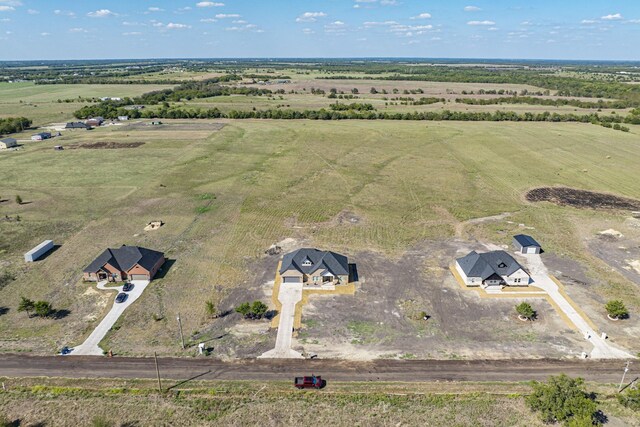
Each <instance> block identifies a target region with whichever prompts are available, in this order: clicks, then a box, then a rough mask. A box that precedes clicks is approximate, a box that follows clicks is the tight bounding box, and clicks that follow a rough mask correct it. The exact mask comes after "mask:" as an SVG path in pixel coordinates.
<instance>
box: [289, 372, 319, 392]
mask: <svg viewBox="0 0 640 427" xmlns="http://www.w3.org/2000/svg"><path fill="white" fill-rule="evenodd" d="M293 385H294V386H296V388H300V389H302V388H317V389H320V388H322V387H323V386H324V381H323V380H322V377H316V376H315V375H311V376H310V377H296V378H295V380H294V382H293Z"/></svg>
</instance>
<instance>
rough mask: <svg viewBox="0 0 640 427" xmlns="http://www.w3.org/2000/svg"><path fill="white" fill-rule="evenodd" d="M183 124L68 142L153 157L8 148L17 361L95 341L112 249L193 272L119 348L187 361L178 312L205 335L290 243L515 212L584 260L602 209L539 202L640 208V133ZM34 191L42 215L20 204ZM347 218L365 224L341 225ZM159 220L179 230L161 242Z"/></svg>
mask: <svg viewBox="0 0 640 427" xmlns="http://www.w3.org/2000/svg"><path fill="white" fill-rule="evenodd" d="M166 122H167V123H168V124H167V125H163V126H159V127H157V128H151V127H149V126H146V127H145V126H138V127H136V126H119V127H116V126H113V127H109V128H103V129H97V130H94V131H91V132H84V131H82V132H78V133H67V134H66V135H65V136H63V138H62V139H61V140H58V141H57V142H56V144H59V143H62V144H63V145H65V146H69V145H74V144H82V143H89V142H98V141H115V142H145V144H144V145H142V146H140V147H137V148H128V149H122V148H121V149H73V150H72V149H67V150H64V151H62V152H54V151H53V150H52V149H51V146H52V145H53V143H49V142H45V143H29V144H27V145H26V147H25V149H24V150H22V151H19V152H13V153H0V196H1V198H2V199H4V200H5V201H4V202H2V203H0V269H7V270H10V271H12V272H15V273H16V274H17V276H18V279H17V280H16V281H15V282H12V283H11V284H10V285H9V286H7V287H6V288H4V289H3V290H0V306H4V307H6V308H8V309H9V311H8V312H7V313H6V314H4V315H0V350H4V351H10V350H17V349H21V350H31V351H35V352H50V351H53V350H55V349H57V348H59V347H60V346H62V345H67V344H78V343H79V342H81V341H82V339H83V337H84V336H85V335H86V334H88V333H89V332H90V331H91V330H92V329H93V327H95V325H96V324H97V322H98V321H99V320H100V318H101V317H102V316H103V315H104V313H105V312H106V310H107V309H108V307H109V305H110V304H111V300H112V298H111V296H110V297H106V296H104V295H103V294H98V293H97V292H95V291H92V290H91V287H90V286H89V285H87V284H83V283H81V281H80V278H81V272H82V269H83V268H84V267H85V266H86V265H87V264H88V263H89V262H90V261H91V260H92V259H93V258H94V257H95V256H97V255H98V254H99V253H100V252H101V251H102V250H104V249H105V248H106V247H109V246H111V247H116V246H119V245H122V244H128V245H132V244H138V245H142V246H146V247H150V248H153V249H157V250H162V251H165V252H166V253H167V256H168V258H170V259H171V260H174V261H175V262H172V265H171V268H170V269H169V270H168V272H167V273H166V275H165V276H164V277H163V278H161V279H159V280H157V281H154V283H153V284H152V285H151V287H150V288H149V289H148V290H147V291H146V292H145V295H143V296H142V298H141V299H140V300H139V301H138V302H136V304H134V305H133V306H132V307H131V308H130V309H129V310H128V311H127V312H126V313H125V315H124V316H123V318H122V319H121V322H119V324H118V329H117V330H116V331H114V332H113V333H112V334H111V335H110V337H109V339H108V344H109V346H113V348H114V349H116V350H117V351H121V352H128V353H135V354H148V353H149V352H150V351H153V350H157V351H159V352H161V353H164V354H170V353H175V352H177V350H178V349H177V348H176V343H177V341H176V339H177V335H176V332H177V330H176V325H175V316H176V314H177V313H178V312H179V313H181V315H182V319H183V326H184V330H185V334H186V335H187V336H189V335H190V334H191V333H193V332H195V331H198V330H201V329H202V328H204V327H205V326H206V325H207V324H208V323H209V322H210V320H208V319H207V318H206V315H205V305H204V301H206V300H212V301H214V302H216V303H221V302H222V303H224V302H225V301H226V298H228V297H229V295H230V293H231V292H233V290H234V289H238V288H243V287H250V286H253V287H255V286H256V284H257V283H258V282H259V280H260V277H261V275H262V273H263V272H262V271H258V270H256V268H255V267H256V265H258V264H259V263H258V260H259V259H260V258H261V257H262V256H263V253H264V251H265V249H267V248H268V247H269V245H271V244H273V243H275V242H278V241H281V240H283V239H285V238H288V237H292V238H296V239H299V240H301V241H306V242H308V244H312V245H315V246H318V247H322V248H328V249H332V250H336V251H339V252H344V253H347V254H354V253H357V252H358V251H366V250H371V251H378V252H381V253H384V254H386V255H387V256H389V257H398V256H400V255H401V254H402V252H403V251H405V250H408V249H410V248H411V247H412V246H413V245H415V244H416V243H417V242H419V241H421V240H423V239H450V238H454V237H455V236H456V227H457V225H459V223H460V222H462V221H466V220H468V219H472V218H478V217H484V216H489V215H495V214H499V213H502V212H512V213H513V221H514V222H515V223H516V224H517V223H518V222H526V224H527V225H528V226H532V227H535V228H536V237H537V238H538V239H539V240H541V241H544V242H545V246H546V248H547V250H550V251H553V252H558V253H560V252H562V253H569V254H579V253H580V251H581V248H582V247H581V243H580V239H579V237H578V236H579V233H578V231H577V230H576V226H575V221H576V219H580V218H584V219H585V220H587V219H589V218H590V217H591V216H592V215H594V214H593V213H590V212H586V211H577V210H575V209H569V208H560V207H556V206H553V205H550V204H547V203H544V204H535V205H533V204H529V203H527V202H525V200H524V193H525V192H526V190H527V189H529V188H533V187H536V186H540V185H566V186H572V187H578V188H583V189H589V190H597V191H606V192H612V193H616V194H619V195H622V196H628V197H635V198H640V185H638V181H637V177H638V173H639V172H640V150H638V146H639V145H640V137H638V135H637V133H635V132H637V130H636V129H633V130H632V132H631V133H623V132H617V131H613V130H610V129H605V128H602V127H599V126H593V125H590V124H549V123H470V122H438V123H432V122H428V123H425V122H394V121H340V122H320V121H230V122H226V126H225V127H224V128H223V129H222V130H220V131H215V130H214V128H213V127H211V128H208V126H207V125H206V123H207V122H206V121H194V122H188V121H175V122H172V121H166ZM211 123H213V122H211ZM16 194H20V195H21V197H22V199H23V200H24V201H26V202H28V204H23V205H17V204H16V203H15V202H14V199H15V195H16ZM214 196H215V197H214ZM342 212H349V213H352V214H355V215H356V216H357V217H359V218H360V220H359V221H358V222H357V223H355V224H353V223H350V222H348V221H347V222H341V221H338V220H337V218H338V217H340V214H341V213H342ZM5 215H8V216H9V217H10V218H11V219H12V220H11V221H6V220H4V221H3V220H1V218H4V217H5ZM16 215H19V216H20V218H21V220H20V221H19V222H18V221H15V217H16ZM155 219H159V220H163V221H165V223H166V225H165V226H164V227H162V228H161V229H160V230H158V231H155V232H144V231H143V230H142V229H143V227H144V226H145V225H146V223H147V222H148V221H150V220H155ZM514 227H515V228H514V230H516V231H517V225H516V226H514ZM476 232H477V234H476V235H477V236H481V237H484V238H486V239H487V240H488V241H492V242H493V243H508V242H509V239H510V234H508V233H507V234H505V233H504V230H502V231H501V230H494V229H492V228H491V227H486V228H481V229H479V230H476ZM458 237H459V238H465V237H469V236H466V235H463V236H458ZM47 238H51V239H53V240H55V241H56V243H59V244H62V247H61V248H60V249H59V250H57V251H56V252H54V253H53V254H52V255H51V256H50V257H48V258H47V259H46V260H44V261H42V262H38V263H35V264H30V265H25V264H24V263H23V262H22V253H23V252H25V251H26V250H28V249H29V248H31V247H32V246H34V245H35V244H37V243H39V242H40V241H42V240H44V239H47ZM274 268H275V266H274ZM627 285H629V284H627V283H622V284H621V286H627ZM22 295H24V296H27V297H30V298H32V299H47V300H50V301H51V302H52V303H53V305H54V307H56V308H60V309H67V310H69V312H70V313H69V314H68V315H67V316H66V317H65V318H64V319H61V320H41V319H27V316H26V314H24V313H18V312H17V311H16V307H17V305H18V301H19V299H20V296H22ZM260 296H261V295H247V299H253V298H252V297H255V298H257V297H260ZM223 308H228V307H223ZM156 319H160V320H156Z"/></svg>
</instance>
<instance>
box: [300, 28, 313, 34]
mask: <svg viewBox="0 0 640 427" xmlns="http://www.w3.org/2000/svg"><path fill="white" fill-rule="evenodd" d="M302 32H303V33H304V34H315V31H313V30H312V29H311V28H303V29H302Z"/></svg>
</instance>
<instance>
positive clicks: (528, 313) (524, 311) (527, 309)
mask: <svg viewBox="0 0 640 427" xmlns="http://www.w3.org/2000/svg"><path fill="white" fill-rule="evenodd" d="M516 312H517V313H518V314H519V315H520V316H522V317H524V318H525V319H527V320H531V319H533V318H534V317H536V312H535V310H534V309H533V307H531V304H529V303H528V302H523V303H521V304H518V305H516Z"/></svg>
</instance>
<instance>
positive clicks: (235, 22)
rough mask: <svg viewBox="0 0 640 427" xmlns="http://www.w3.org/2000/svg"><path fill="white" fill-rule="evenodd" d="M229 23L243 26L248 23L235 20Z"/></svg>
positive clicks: (242, 20)
mask: <svg viewBox="0 0 640 427" xmlns="http://www.w3.org/2000/svg"><path fill="white" fill-rule="evenodd" d="M231 23H232V24H239V25H244V24H247V23H248V22H247V21H245V20H244V19H236V20H233V21H231Z"/></svg>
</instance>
